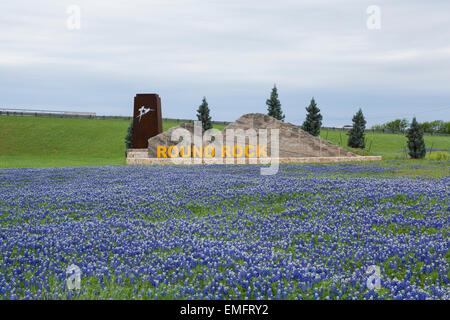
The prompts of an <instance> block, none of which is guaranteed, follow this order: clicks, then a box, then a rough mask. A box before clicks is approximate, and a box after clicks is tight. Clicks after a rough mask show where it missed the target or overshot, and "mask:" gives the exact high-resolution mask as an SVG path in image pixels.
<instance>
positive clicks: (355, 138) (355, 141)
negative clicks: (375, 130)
mask: <svg viewBox="0 0 450 320" xmlns="http://www.w3.org/2000/svg"><path fill="white" fill-rule="evenodd" d="M352 121H353V128H351V129H350V131H349V132H348V136H349V137H348V142H347V145H348V146H349V147H351V148H360V149H364V148H365V147H366V141H365V139H364V131H365V130H366V120H365V119H364V115H363V113H362V110H361V108H360V109H359V110H358V112H357V113H356V114H355V115H354V116H353V119H352Z"/></svg>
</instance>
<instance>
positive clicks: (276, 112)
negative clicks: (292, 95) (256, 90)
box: [266, 85, 284, 121]
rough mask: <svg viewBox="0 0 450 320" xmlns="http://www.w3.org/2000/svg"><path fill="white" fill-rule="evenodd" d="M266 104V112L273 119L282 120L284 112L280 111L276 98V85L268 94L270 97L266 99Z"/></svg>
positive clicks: (279, 104)
mask: <svg viewBox="0 0 450 320" xmlns="http://www.w3.org/2000/svg"><path fill="white" fill-rule="evenodd" d="M266 104H267V111H268V112H267V114H268V115H269V116H271V117H274V118H275V119H278V120H281V121H284V114H283V111H281V103H280V100H278V90H277V86H276V85H274V86H273V89H272V93H271V94H270V98H269V99H267V100H266Z"/></svg>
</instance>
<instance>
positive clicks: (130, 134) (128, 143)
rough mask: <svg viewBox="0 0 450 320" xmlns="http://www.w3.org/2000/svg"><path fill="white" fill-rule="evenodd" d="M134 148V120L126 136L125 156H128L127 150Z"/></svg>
mask: <svg viewBox="0 0 450 320" xmlns="http://www.w3.org/2000/svg"><path fill="white" fill-rule="evenodd" d="M132 147H133V120H131V123H130V126H129V127H128V130H127V135H126V136H125V156H127V150H128V149H130V148H132Z"/></svg>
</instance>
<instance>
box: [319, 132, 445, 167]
mask: <svg viewBox="0 0 450 320" xmlns="http://www.w3.org/2000/svg"><path fill="white" fill-rule="evenodd" d="M365 136H366V149H364V150H357V149H353V148H349V147H347V140H348V136H347V131H340V130H322V131H321V132H320V137H321V138H323V139H326V140H329V141H331V142H332V143H334V144H337V145H340V146H341V147H344V148H345V149H347V150H350V151H353V152H356V153H358V154H361V155H375V156H382V157H383V160H404V159H408V158H409V156H408V153H407V152H399V151H401V150H405V149H406V141H407V140H406V137H405V136H404V135H402V134H392V133H379V132H371V131H368V132H366V135H365ZM424 140H425V146H426V148H433V149H447V150H449V149H450V136H430V135H424ZM433 153H437V151H431V154H430V152H427V157H430V156H431V158H433ZM447 153H448V152H447Z"/></svg>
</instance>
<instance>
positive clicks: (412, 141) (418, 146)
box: [406, 117, 426, 159]
mask: <svg viewBox="0 0 450 320" xmlns="http://www.w3.org/2000/svg"><path fill="white" fill-rule="evenodd" d="M406 137H407V138H408V153H409V155H410V156H411V158H413V159H422V158H423V157H425V153H426V149H425V141H424V140H423V129H422V127H421V126H420V124H419V123H418V122H417V120H416V117H414V118H413V120H412V122H411V126H410V128H409V129H408V130H407V131H406Z"/></svg>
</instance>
